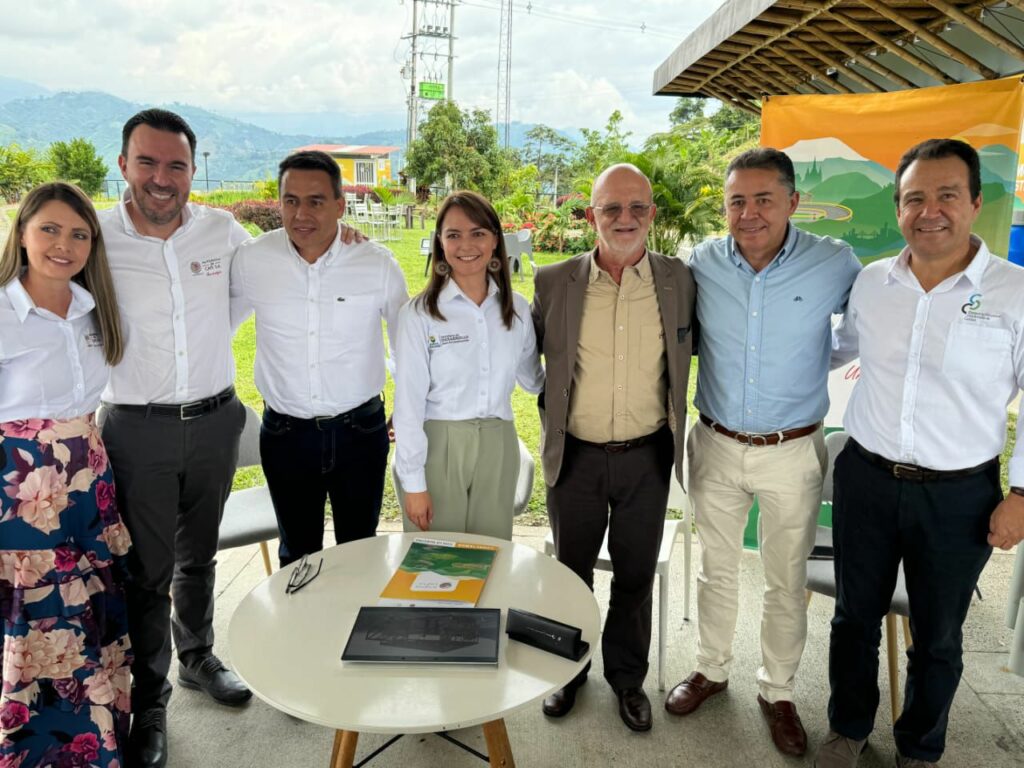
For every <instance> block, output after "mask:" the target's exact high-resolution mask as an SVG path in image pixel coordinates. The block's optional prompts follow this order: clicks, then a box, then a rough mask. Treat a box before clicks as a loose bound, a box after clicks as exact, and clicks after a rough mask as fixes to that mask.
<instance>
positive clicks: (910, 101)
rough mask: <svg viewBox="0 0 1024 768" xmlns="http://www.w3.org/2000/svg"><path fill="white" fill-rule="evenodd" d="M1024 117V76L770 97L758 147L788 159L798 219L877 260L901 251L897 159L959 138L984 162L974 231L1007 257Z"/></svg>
mask: <svg viewBox="0 0 1024 768" xmlns="http://www.w3.org/2000/svg"><path fill="white" fill-rule="evenodd" d="M1022 117H1024V85H1022V81H1021V78H1020V77H1008V78H1003V79H1001V80H986V81H983V82H979V83H966V84H963V85H949V86H939V87H936V88H920V89H916V90H909V91H896V92H894V93H870V94H847V95H839V96H825V95H815V96H774V97H771V98H769V99H767V100H766V101H765V103H764V105H763V108H762V111H761V144H762V145H764V146H769V147H776V148H777V149H781V150H783V151H785V152H786V154H788V155H789V156H790V158H792V160H793V164H794V166H795V168H796V172H797V189H798V190H799V191H800V193H801V204H800V208H799V209H798V211H797V214H796V216H794V221H795V222H796V223H797V224H798V225H799V226H800V227H802V228H804V229H807V230H809V231H812V232H815V233H817V234H821V235H831V236H832V237H839V238H842V239H844V240H846V241H847V242H849V243H850V245H852V246H853V248H854V250H855V251H856V252H857V255H858V256H860V258H861V259H862V260H864V261H873V260H875V259H878V258H882V257H884V256H891V255H893V254H894V253H898V252H899V250H900V249H901V248H902V247H903V238H902V236H901V235H900V233H899V228H898V227H897V226H896V215H895V206H894V204H893V198H892V193H893V175H894V171H895V169H896V164H897V163H898V162H899V158H900V156H901V155H902V154H903V152H905V151H906V150H907V149H908V148H909V147H911V146H913V145H914V144H916V143H918V142H920V141H923V140H925V139H931V138H955V139H962V140H963V141H966V142H967V143H969V144H971V145H972V146H973V147H974V148H975V149H977V150H978V154H979V155H980V157H981V167H982V195H983V199H984V205H983V207H982V212H981V215H980V216H979V217H978V221H977V224H976V226H975V231H976V232H977V233H978V234H979V235H981V237H983V238H984V239H985V241H986V243H988V245H989V248H990V249H991V250H992V251H993V252H994V253H997V254H1000V255H1005V254H1006V250H1007V245H1008V242H1009V233H1010V221H1011V213H1012V210H1013V204H1014V196H1015V192H1016V191H1017V187H1018V184H1017V175H1018V174H1017V162H1018V161H1017V158H1018V150H1019V149H1020V148H1021V120H1022ZM1022 199H1024V198H1022Z"/></svg>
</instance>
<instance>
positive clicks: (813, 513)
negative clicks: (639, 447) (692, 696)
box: [688, 421, 826, 702]
mask: <svg viewBox="0 0 1024 768" xmlns="http://www.w3.org/2000/svg"><path fill="white" fill-rule="evenodd" d="M689 441H690V443H689V446H688V448H689V450H688V454H689V456H690V494H691V497H692V499H693V504H694V517H695V520H696V523H697V536H698V538H699V540H700V543H701V567H700V572H699V573H698V575H697V621H698V635H699V639H698V643H697V671H698V672H700V673H701V674H703V675H704V676H705V677H706V678H707V679H708V680H711V681H714V682H721V681H724V680H727V679H728V677H729V671H730V666H731V663H732V642H733V635H734V634H735V631H736V615H737V610H738V603H739V563H740V556H741V554H742V551H743V530H744V528H745V527H746V523H747V515H748V512H749V510H750V506H751V504H752V503H753V501H754V498H755V497H757V500H758V506H759V508H760V520H759V525H758V540H759V545H760V551H761V562H762V564H763V566H764V580H765V590H764V609H763V612H762V614H761V658H762V664H761V667H760V669H758V671H757V682H758V687H759V688H760V691H761V695H762V696H763V697H764V698H765V699H766V700H767V701H769V702H776V701H792V700H793V684H794V680H795V677H796V670H797V667H798V666H799V664H800V656H801V655H802V654H803V649H804V643H805V641H806V639H807V603H806V598H805V592H804V590H805V588H806V585H807V557H808V555H809V554H810V552H811V548H812V547H813V546H814V534H815V530H816V526H817V520H818V510H819V508H820V503H821V484H822V480H823V478H824V473H825V462H826V451H825V444H824V437H823V435H822V431H821V430H820V429H819V430H818V431H817V432H814V433H813V434H811V435H808V436H806V437H801V438H797V439H795V440H787V441H784V442H782V443H780V444H778V445H774V446H746V445H742V444H740V443H738V442H737V441H736V440H734V439H732V438H728V437H725V436H724V435H720V434H718V433H717V432H715V431H714V430H712V429H711V428H710V427H708V426H707V425H705V424H703V423H702V422H699V421H698V422H697V423H696V424H695V425H694V427H693V430H692V431H691V433H690V437H689Z"/></svg>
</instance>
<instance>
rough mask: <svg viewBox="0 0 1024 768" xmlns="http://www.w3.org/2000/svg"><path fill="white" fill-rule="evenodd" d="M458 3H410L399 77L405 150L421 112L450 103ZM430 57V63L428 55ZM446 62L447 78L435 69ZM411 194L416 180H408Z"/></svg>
mask: <svg viewBox="0 0 1024 768" xmlns="http://www.w3.org/2000/svg"><path fill="white" fill-rule="evenodd" d="M458 3H459V0H412V32H410V33H409V34H408V35H403V37H402V39H403V40H409V41H410V46H409V58H408V59H406V62H405V66H403V67H402V70H401V74H402V78H403V79H404V78H408V79H409V89H408V91H407V92H406V100H407V106H408V117H407V122H406V131H405V137H406V151H407V152H408V149H409V147H411V146H412V143H413V142H414V141H416V131H417V129H418V128H419V122H420V112H421V110H423V109H426V108H427V105H428V104H430V103H431V102H434V101H440V100H443V99H447V100H448V101H451V100H452V80H453V70H454V63H455V6H456V5H458ZM431 54H432V60H431V61H430V63H428V61H427V60H426V56H427V55H431ZM439 56H440V57H441V58H442V59H446V60H447V64H448V67H447V77H446V76H445V73H444V72H443V70H442V68H441V67H439V66H438V57H439ZM409 184H410V191H415V186H414V184H415V181H414V180H413V179H410V180H409Z"/></svg>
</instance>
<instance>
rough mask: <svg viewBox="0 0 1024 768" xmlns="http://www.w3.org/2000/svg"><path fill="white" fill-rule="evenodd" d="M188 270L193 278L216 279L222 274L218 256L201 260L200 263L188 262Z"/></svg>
mask: <svg viewBox="0 0 1024 768" xmlns="http://www.w3.org/2000/svg"><path fill="white" fill-rule="evenodd" d="M188 268H189V271H190V272H191V273H192V275H193V276H194V277H199V276H204V277H216V276H217V275H220V274H223V270H222V269H221V260H220V256H214V257H213V258H210V259H203V260H202V261H192V262H189V265H188Z"/></svg>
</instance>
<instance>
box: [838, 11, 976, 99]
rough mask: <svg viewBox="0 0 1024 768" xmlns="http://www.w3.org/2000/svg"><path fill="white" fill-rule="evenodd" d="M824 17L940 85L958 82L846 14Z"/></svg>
mask: <svg viewBox="0 0 1024 768" xmlns="http://www.w3.org/2000/svg"><path fill="white" fill-rule="evenodd" d="M822 15H823V16H827V17H828V18H830V19H835V20H836V21H838V22H840V23H841V24H844V25H845V26H847V27H849V28H850V29H852V30H853V31H854V32H856V33H857V34H859V35H861V36H863V37H866V38H867V39H868V40H870V41H871V42H873V43H874V44H875V45H877V46H879V47H880V48H883V49H884V50H886V51H888V52H889V53H891V54H892V55H893V56H896V57H898V58H900V59H903V60H904V61H905V62H907V63H908V64H910V65H911V66H914V67H916V68H917V69H919V70H921V71H922V72H924V73H925V74H926V75H928V76H929V77H932V78H934V79H936V80H938V81H939V82H940V83H945V84H946V85H952V84H953V83H955V82H957V81H956V80H954V79H953V78H952V77H950V76H949V75H947V74H946V73H945V72H943V71H942V70H941V69H938V68H937V67H934V66H932V65H931V64H929V63H928V62H927V61H925V60H924V59H922V58H920V57H918V56H914V55H912V54H910V53H908V52H907V51H905V50H903V49H902V48H900V47H899V46H898V45H896V44H895V43H894V42H892V41H891V40H888V39H886V38H885V37H883V36H882V35H880V34H878V33H877V32H875V30H873V29H871V27H866V26H864V25H863V24H861V23H860V22H859V21H856V20H854V19H851V18H850V17H849V16H847V15H846V14H843V13H839V12H837V11H826V12H825V13H824V14H822Z"/></svg>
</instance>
